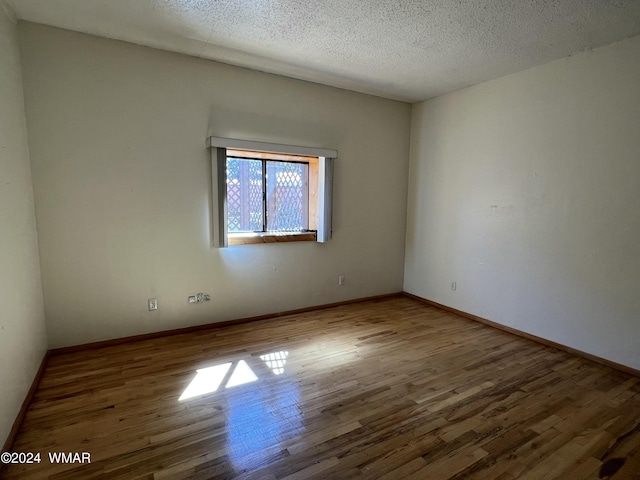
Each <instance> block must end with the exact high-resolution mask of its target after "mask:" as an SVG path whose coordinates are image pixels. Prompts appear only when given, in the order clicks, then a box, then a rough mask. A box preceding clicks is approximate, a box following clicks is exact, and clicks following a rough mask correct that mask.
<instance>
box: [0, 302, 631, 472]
mask: <svg viewBox="0 0 640 480" xmlns="http://www.w3.org/2000/svg"><path fill="white" fill-rule="evenodd" d="M204 390H214V391H211V392H209V393H206V394H203V391H204ZM189 395H194V396H192V397H191V398H184V397H186V396H189ZM180 397H183V399H182V400H180ZM13 450H14V451H17V452H40V454H41V463H39V464H32V465H10V466H8V467H6V468H5V469H4V470H3V471H2V473H1V474H0V475H1V476H3V478H6V479H32V478H33V479H39V478H50V479H82V480H87V479H127V480H132V479H133V480H135V479H154V480H159V479H172V480H173V479H235V478H238V479H245V480H275V479H277V480H296V479H359V478H366V479H381V480H382V479H389V480H397V479H420V480H422V479H435V480H443V479H491V480H507V479H524V480H527V479H554V478H557V479H563V480H567V479H598V478H611V479H616V480H620V479H632V478H635V479H637V478H640V379H639V378H636V377H633V376H630V375H627V374H623V373H620V372H617V371H614V370H612V369H610V368H608V367H605V366H602V365H599V364H596V363H592V362H590V361H588V360H585V359H582V358H578V357H574V356H572V355H570V354H567V353H564V352H560V351H557V350H554V349H552V348H550V347H545V346H541V345H539V344H536V343H533V342H531V341H528V340H525V339H522V338H519V337H516V336H513V335H510V334H508V333H505V332H502V331H499V330H496V329H493V328H491V327H487V326H485V325H482V324H479V323H477V322H473V321H470V320H467V319H464V318H461V317H458V316H456V315H455V314H452V313H448V312H445V311H442V310H439V309H437V308H434V307H430V306H427V305H424V304H421V303H419V302H417V301H415V300H412V299H409V298H392V299H386V300H381V301H370V302H365V303H360V304H353V305H346V306H340V307H334V308H330V309H326V310H321V311H317V312H311V313H304V314H299V315H291V316H287V317H281V318H277V319H271V320H264V321H260V322H254V323H251V324H244V325H235V326H230V327H224V328H217V329H211V330H206V331H201V332H195V333H189V334H182V335H175V336H170V337H163V338H160V339H153V340H145V341H140V342H134V343H129V344H124V345H118V346H111V347H104V348H99V349H93V350H87V351H82V352H76V353H70V354H65V355H58V356H54V357H52V358H51V359H50V360H49V363H48V365H47V368H46V370H45V373H44V376H43V379H42V382H41V384H40V387H39V389H38V391H37V393H36V395H35V398H34V401H33V403H32V405H31V407H30V409H29V411H28V412H27V415H26V419H25V422H24V424H23V426H22V428H21V430H20V432H19V433H18V436H17V438H16V441H15V444H14V446H13ZM52 452H79V453H81V452H88V453H89V454H90V458H91V463H84V464H80V463H73V464H60V463H51V462H50V460H49V458H48V454H49V453H52Z"/></svg>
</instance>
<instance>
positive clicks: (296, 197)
mask: <svg viewBox="0 0 640 480" xmlns="http://www.w3.org/2000/svg"><path fill="white" fill-rule="evenodd" d="M308 168H309V167H308V165H307V164H304V163H292V162H274V161H267V230H269V231H280V232H287V231H288V232H292V231H301V230H307V229H308V228H309V218H308V217H309V208H308V204H309V201H308V198H309V197H308V188H309V187H308Z"/></svg>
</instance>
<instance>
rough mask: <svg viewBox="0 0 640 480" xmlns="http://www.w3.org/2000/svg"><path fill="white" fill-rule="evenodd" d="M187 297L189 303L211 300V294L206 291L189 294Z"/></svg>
mask: <svg viewBox="0 0 640 480" xmlns="http://www.w3.org/2000/svg"><path fill="white" fill-rule="evenodd" d="M187 298H188V299H189V303H202V302H208V301H209V300H211V295H209V294H208V293H202V292H200V293H196V294H195V295H189V297H187Z"/></svg>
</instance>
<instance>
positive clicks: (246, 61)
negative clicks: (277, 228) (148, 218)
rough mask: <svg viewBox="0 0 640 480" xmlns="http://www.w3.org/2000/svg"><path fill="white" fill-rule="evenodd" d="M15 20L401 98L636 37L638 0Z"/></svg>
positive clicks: (452, 2) (74, 2)
mask: <svg viewBox="0 0 640 480" xmlns="http://www.w3.org/2000/svg"><path fill="white" fill-rule="evenodd" d="M5 1H6V2H7V3H8V4H9V5H10V6H11V7H13V9H14V10H15V12H16V14H17V17H18V18H20V19H24V20H29V21H33V22H38V23H44V24H47V25H53V26H57V27H62V28H67V29H70V30H77V31H80V32H86V33H92V34H95V35H101V36H104V37H109V38H116V39H120V40H126V41H129V42H134V43H138V44H142V45H148V46H152V47H157V48H162V49H166V50H172V51H176V52H182V53H187V54H190V55H195V56H199V57H203V58H209V59H214V60H219V61H222V62H225V63H230V64H233V65H240V66H244V67H249V68H253V69H256V70H262V71H265V72H271V73H276V74H281V75H286V76H290V77H295V78H300V79H304V80H310V81H313V82H318V83H323V84H327V85H333V86H337V87H341V88H346V89H350V90H356V91H359V92H364V93H370V94H374V95H379V96H382V97H387V98H393V99H397V100H404V101H411V102H413V101H419V100H424V99H427V98H431V97H434V96H437V95H441V94H443V93H447V92H450V91H453V90H457V89H460V88H463V87H465V86H468V85H473V84H477V83H480V82H483V81H486V80H489V79H492V78H497V77H500V76H502V75H506V74H508V73H513V72H517V71H520V70H523V69H526V68H529V67H532V66H535V65H540V64H543V63H546V62H549V61H551V60H555V59H558V58H562V57H565V56H567V55H570V54H573V53H576V52H579V51H582V50H585V49H589V48H593V47H597V46H601V45H606V44H609V43H612V42H615V41H618V40H622V39H624V38H627V37H630V36H633V35H636V34H638V33H640V0H555V1H552V0H413V1H411V0H404V1H403V0H5Z"/></svg>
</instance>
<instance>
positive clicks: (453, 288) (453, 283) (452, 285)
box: [451, 282, 456, 290]
mask: <svg viewBox="0 0 640 480" xmlns="http://www.w3.org/2000/svg"><path fill="white" fill-rule="evenodd" d="M455 289H456V282H451V290H455Z"/></svg>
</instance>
